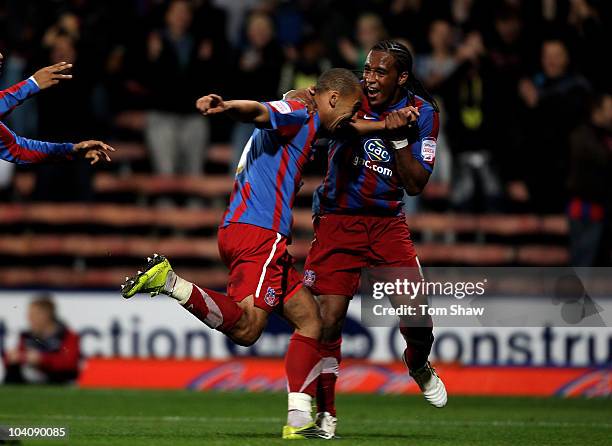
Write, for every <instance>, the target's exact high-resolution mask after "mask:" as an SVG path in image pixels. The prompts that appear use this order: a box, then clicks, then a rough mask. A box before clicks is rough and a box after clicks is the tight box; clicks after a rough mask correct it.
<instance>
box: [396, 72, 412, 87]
mask: <svg viewBox="0 0 612 446" xmlns="http://www.w3.org/2000/svg"><path fill="white" fill-rule="evenodd" d="M408 77H409V74H408V72H407V71H404V72H403V73H401V74H400V75H399V77H398V78H397V84H398V85H399V86H400V87H403V86H404V85H406V82H408Z"/></svg>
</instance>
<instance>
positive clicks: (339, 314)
mask: <svg viewBox="0 0 612 446" xmlns="http://www.w3.org/2000/svg"><path fill="white" fill-rule="evenodd" d="M314 230H315V237H314V240H313V242H312V245H311V248H310V251H309V253H308V258H307V260H306V265H305V267H304V284H305V285H306V286H308V287H310V288H311V290H312V292H313V293H314V294H316V295H317V296H319V297H318V301H319V304H320V312H321V318H322V323H323V330H322V339H321V355H322V361H323V367H322V374H321V376H320V378H319V384H318V388H317V425H318V426H320V427H321V428H322V429H324V430H325V431H326V432H328V433H329V434H330V435H335V431H336V422H337V419H336V406H335V393H336V391H335V389H336V382H337V379H338V376H339V366H340V362H341V359H342V356H341V350H340V345H341V343H342V327H343V325H344V318H345V317H346V312H347V309H348V305H349V303H350V299H351V298H352V296H353V295H354V294H355V292H356V290H357V287H358V285H359V276H360V271H361V268H362V267H363V266H365V255H366V252H367V249H368V238H367V232H366V228H365V226H364V225H363V222H362V219H361V218H359V217H352V216H345V215H324V216H320V217H317V218H316V219H315V222H314Z"/></svg>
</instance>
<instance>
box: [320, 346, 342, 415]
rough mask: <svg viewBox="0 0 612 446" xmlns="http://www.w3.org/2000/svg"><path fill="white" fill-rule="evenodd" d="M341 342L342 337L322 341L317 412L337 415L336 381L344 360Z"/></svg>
mask: <svg viewBox="0 0 612 446" xmlns="http://www.w3.org/2000/svg"><path fill="white" fill-rule="evenodd" d="M341 344H342V338H340V339H337V340H335V341H321V343H320V351H321V357H322V360H323V366H322V370H321V376H320V377H319V385H318V387H317V412H318V413H321V412H329V413H330V414H331V415H332V416H334V417H335V416H336V381H337V380H338V374H339V372H340V361H341V360H342V353H341V351H340V345H341Z"/></svg>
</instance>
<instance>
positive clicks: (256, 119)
mask: <svg viewBox="0 0 612 446" xmlns="http://www.w3.org/2000/svg"><path fill="white" fill-rule="evenodd" d="M196 107H197V109H198V110H199V111H200V113H202V115H204V116H211V115H216V114H220V113H226V114H227V115H228V116H229V117H231V118H232V119H235V120H236V121H241V122H252V123H253V124H256V125H258V126H264V125H267V124H269V123H270V113H269V111H268V109H267V108H266V106H265V105H263V104H261V103H259V102H256V101H244V100H236V101H224V100H223V98H222V97H221V96H219V95H216V94H209V95H207V96H203V97H201V98H200V99H198V100H197V102H196Z"/></svg>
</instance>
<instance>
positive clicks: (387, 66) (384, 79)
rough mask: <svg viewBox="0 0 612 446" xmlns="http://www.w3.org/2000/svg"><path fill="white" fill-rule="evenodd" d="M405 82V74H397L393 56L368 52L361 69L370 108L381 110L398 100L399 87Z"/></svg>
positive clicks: (382, 52) (380, 52)
mask: <svg viewBox="0 0 612 446" xmlns="http://www.w3.org/2000/svg"><path fill="white" fill-rule="evenodd" d="M407 80H408V74H407V73H398V72H397V68H396V67H395V58H394V57H393V55H391V54H389V53H386V52H384V51H370V53H369V54H368V57H367V58H366V61H365V65H364V67H363V82H364V87H365V92H366V95H367V97H368V102H369V103H370V106H371V107H372V108H383V107H384V106H386V105H390V104H391V103H392V102H394V101H395V100H396V99H398V96H399V91H400V87H401V86H402V85H404V84H405V83H406V81H407Z"/></svg>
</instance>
